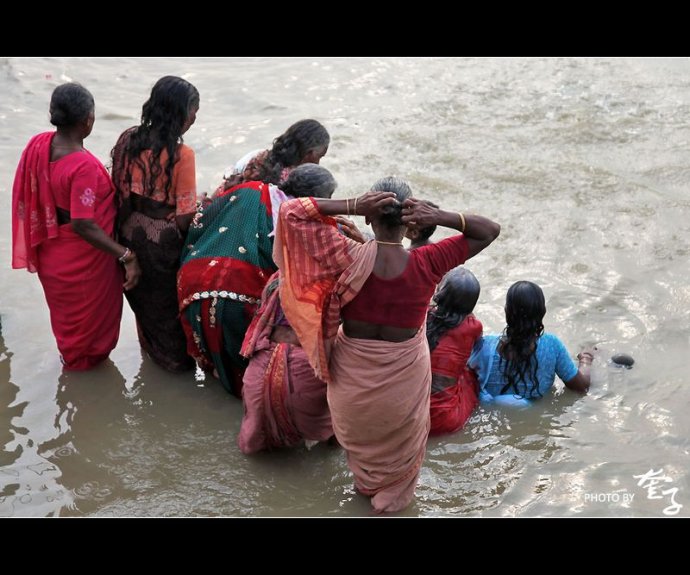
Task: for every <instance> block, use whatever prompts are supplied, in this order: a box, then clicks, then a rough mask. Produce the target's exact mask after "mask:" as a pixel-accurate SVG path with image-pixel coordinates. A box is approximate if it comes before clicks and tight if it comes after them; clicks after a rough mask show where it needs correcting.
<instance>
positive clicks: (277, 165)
mask: <svg viewBox="0 0 690 575" xmlns="http://www.w3.org/2000/svg"><path fill="white" fill-rule="evenodd" d="M330 142H331V136H330V135H329V133H328V130H326V128H324V127H323V125H322V124H321V123H320V122H317V121H316V120H300V121H299V122H295V123H294V124H293V125H292V126H290V127H289V128H288V129H287V130H286V131H285V132H284V133H283V134H281V135H280V136H278V137H277V138H276V139H275V140H273V147H272V148H271V149H270V150H269V152H268V156H267V157H266V160H265V161H264V162H263V164H262V166H261V170H260V174H259V179H260V180H261V181H262V182H267V183H271V184H276V185H279V184H280V183H281V181H280V176H281V174H282V172H283V170H284V169H285V168H292V167H294V166H296V165H298V164H299V163H300V162H302V161H303V160H304V158H305V156H306V155H307V154H308V153H309V152H312V151H314V150H319V149H322V148H327V147H328V145H329V144H330Z"/></svg>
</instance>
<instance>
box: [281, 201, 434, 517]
mask: <svg viewBox="0 0 690 575" xmlns="http://www.w3.org/2000/svg"><path fill="white" fill-rule="evenodd" d="M332 222H333V220H332V218H328V217H324V216H321V215H320V213H319V211H318V207H317V205H316V202H315V201H314V200H313V199H311V198H301V199H296V200H291V201H289V202H286V203H284V204H283V205H282V206H281V210H280V218H279V223H278V231H277V232H276V241H275V244H274V255H273V257H274V260H275V261H276V263H277V264H278V266H279V268H280V270H281V274H282V275H283V281H282V283H281V286H280V297H281V301H282V304H283V310H284V312H285V315H286V316H287V318H288V320H289V321H290V324H291V325H292V327H293V329H294V330H295V332H296V333H297V335H298V337H299V339H300V341H301V343H302V346H303V347H304V350H305V352H306V354H307V357H308V358H309V363H310V364H311V366H312V367H313V368H314V371H315V372H316V374H317V375H319V376H320V377H321V378H322V379H324V380H325V381H327V382H328V395H327V397H328V404H329V406H330V409H331V418H332V420H333V429H334V431H335V435H336V437H337V438H338V441H339V442H340V444H341V445H342V446H343V447H344V448H345V450H346V451H347V461H348V465H349V467H350V469H351V470H352V472H353V474H354V476H355V486H356V488H357V489H358V490H359V491H360V492H361V493H363V494H364V495H368V496H371V504H372V506H373V508H374V510H375V511H376V512H377V513H381V512H393V511H399V510H401V509H404V508H405V507H406V506H407V505H409V503H410V502H411V501H412V499H413V497H414V489H415V486H416V484H417V480H418V478H419V471H420V468H421V464H422V460H423V458H424V452H425V449H426V441H427V436H428V434H429V394H430V390H431V367H430V361H429V350H428V345H427V342H426V337H425V330H424V328H421V329H420V330H419V332H418V333H417V335H416V336H415V337H413V338H412V339H410V340H407V341H404V342H400V343H392V342H386V341H376V340H365V339H354V338H349V337H347V336H345V335H344V333H342V330H341V331H339V322H340V309H341V307H342V306H344V305H346V304H347V303H348V302H350V301H352V299H353V298H354V297H355V296H356V295H357V293H358V292H359V291H360V289H361V288H362V285H363V284H364V282H365V281H366V279H367V278H368V277H369V275H370V274H371V272H372V270H373V267H374V261H375V258H376V250H377V245H376V242H373V241H371V242H368V243H366V244H363V245H362V244H358V243H356V242H354V241H352V240H349V239H348V238H346V237H344V236H342V235H341V234H340V233H339V232H338V231H337V229H336V228H335V226H333V225H329V224H332ZM402 311H403V310H401V312H402Z"/></svg>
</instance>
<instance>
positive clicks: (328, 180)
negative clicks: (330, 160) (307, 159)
mask: <svg viewBox="0 0 690 575" xmlns="http://www.w3.org/2000/svg"><path fill="white" fill-rule="evenodd" d="M337 185H338V183H337V182H336V181H335V178H334V177H333V174H331V173H330V172H329V171H328V170H327V169H326V168H322V167H321V166H319V165H318V164H301V165H299V166H297V167H296V168H295V169H294V170H292V171H291V172H290V175H289V176H288V178H287V180H285V182H284V183H283V185H282V186H281V190H283V192H285V193H286V194H288V195H290V196H293V197H295V198H305V197H308V196H314V197H317V198H330V197H331V196H332V195H333V192H334V191H335V188H336V187H337Z"/></svg>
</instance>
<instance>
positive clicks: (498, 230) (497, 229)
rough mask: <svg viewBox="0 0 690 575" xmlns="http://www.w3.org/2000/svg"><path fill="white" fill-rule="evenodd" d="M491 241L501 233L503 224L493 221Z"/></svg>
mask: <svg viewBox="0 0 690 575" xmlns="http://www.w3.org/2000/svg"><path fill="white" fill-rule="evenodd" d="M491 224H492V225H491V230H490V233H491V241H492V242H493V241H494V240H495V239H496V238H497V237H498V236H499V235H500V234H501V224H498V223H496V222H491Z"/></svg>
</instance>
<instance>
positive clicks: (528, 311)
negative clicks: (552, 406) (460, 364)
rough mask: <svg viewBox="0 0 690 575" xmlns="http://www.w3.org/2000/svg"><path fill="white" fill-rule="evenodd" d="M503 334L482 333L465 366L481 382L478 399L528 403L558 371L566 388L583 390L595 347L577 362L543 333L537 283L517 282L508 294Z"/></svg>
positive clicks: (541, 300) (542, 306)
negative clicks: (485, 334) (484, 334)
mask: <svg viewBox="0 0 690 575" xmlns="http://www.w3.org/2000/svg"><path fill="white" fill-rule="evenodd" d="M505 312H506V324H507V325H506V328H505V329H504V331H503V335H489V336H484V337H483V338H481V339H480V340H479V341H477V343H476V344H475V346H474V349H473V351H472V354H471V355H470V358H469V360H468V362H467V365H468V366H469V367H470V368H472V369H473V370H474V371H475V372H476V373H477V377H478V380H479V386H480V395H479V399H480V400H481V401H498V402H501V403H514V404H519V405H528V404H529V403H530V401H528V400H532V399H538V398H540V397H543V396H544V395H545V394H546V393H547V392H548V391H549V390H550V389H551V387H552V386H553V383H554V380H555V378H556V375H558V377H559V378H560V379H561V380H562V381H563V382H564V383H565V386H566V387H567V388H569V389H572V390H573V391H577V392H579V393H587V390H588V389H589V384H590V366H591V364H592V359H593V357H594V353H593V352H594V350H595V348H589V349H587V350H585V351H582V352H580V353H579V354H578V355H577V359H578V362H579V364H578V366H576V365H575V363H574V362H573V360H572V359H571V358H570V355H569V354H568V351H567V350H566V348H565V346H564V345H563V343H562V342H561V340H560V339H558V337H556V336H555V335H553V334H550V333H544V324H543V323H542V320H543V319H544V315H545V314H546V303H545V301H544V292H543V291H542V289H541V288H540V287H539V286H538V285H537V284H535V283H532V282H528V281H519V282H516V283H514V284H513V285H512V286H510V289H509V290H508V294H507V296H506V305H505Z"/></svg>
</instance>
